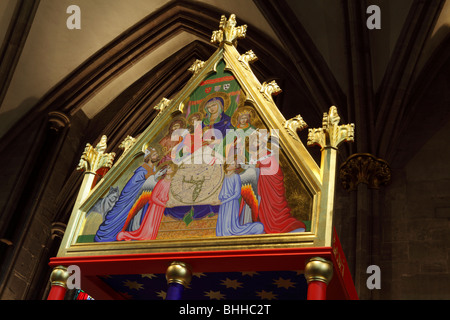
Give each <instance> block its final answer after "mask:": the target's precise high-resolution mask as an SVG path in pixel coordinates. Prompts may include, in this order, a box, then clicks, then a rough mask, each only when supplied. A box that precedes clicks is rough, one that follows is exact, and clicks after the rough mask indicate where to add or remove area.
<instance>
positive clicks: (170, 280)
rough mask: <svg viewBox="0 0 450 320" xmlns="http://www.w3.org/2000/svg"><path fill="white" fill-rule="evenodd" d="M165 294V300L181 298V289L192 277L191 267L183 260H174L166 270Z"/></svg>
mask: <svg viewBox="0 0 450 320" xmlns="http://www.w3.org/2000/svg"><path fill="white" fill-rule="evenodd" d="M166 279H167V285H168V289H167V296H166V300H181V298H182V295H183V291H184V289H185V288H186V287H188V286H189V284H190V283H191V279H192V271H191V267H190V266H189V265H188V264H186V263H184V262H177V261H174V262H172V263H171V264H170V266H169V267H168V268H167V271H166Z"/></svg>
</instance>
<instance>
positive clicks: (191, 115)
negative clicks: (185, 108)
mask: <svg viewBox="0 0 450 320" xmlns="http://www.w3.org/2000/svg"><path fill="white" fill-rule="evenodd" d="M195 115H198V116H199V118H200V120H202V119H203V117H204V114H203V113H202V112H200V111H197V112H192V113H191V114H190V115H189V117H188V118H187V124H188V125H193V123H191V119H192V117H193V116H195Z"/></svg>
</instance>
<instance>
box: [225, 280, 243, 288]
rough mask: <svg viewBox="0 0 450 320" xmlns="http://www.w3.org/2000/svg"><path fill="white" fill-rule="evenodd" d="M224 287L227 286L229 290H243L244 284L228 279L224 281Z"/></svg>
mask: <svg viewBox="0 0 450 320" xmlns="http://www.w3.org/2000/svg"><path fill="white" fill-rule="evenodd" d="M222 285H224V286H226V287H227V288H233V289H237V288H242V282H238V281H237V280H231V279H228V278H227V279H226V280H222Z"/></svg>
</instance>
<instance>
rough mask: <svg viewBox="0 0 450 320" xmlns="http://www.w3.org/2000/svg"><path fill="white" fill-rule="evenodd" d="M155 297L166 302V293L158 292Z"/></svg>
mask: <svg viewBox="0 0 450 320" xmlns="http://www.w3.org/2000/svg"><path fill="white" fill-rule="evenodd" d="M156 295H157V296H158V297H160V298H162V299H163V300H166V295H167V292H165V291H162V290H161V291H160V292H157V293H156Z"/></svg>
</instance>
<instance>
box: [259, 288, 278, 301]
mask: <svg viewBox="0 0 450 320" xmlns="http://www.w3.org/2000/svg"><path fill="white" fill-rule="evenodd" d="M256 295H257V296H258V297H260V298H261V300H262V299H266V300H273V299H276V298H277V295H276V294H274V293H273V292H272V291H268V292H267V291H264V290H262V291H259V292H258V291H256Z"/></svg>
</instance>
